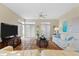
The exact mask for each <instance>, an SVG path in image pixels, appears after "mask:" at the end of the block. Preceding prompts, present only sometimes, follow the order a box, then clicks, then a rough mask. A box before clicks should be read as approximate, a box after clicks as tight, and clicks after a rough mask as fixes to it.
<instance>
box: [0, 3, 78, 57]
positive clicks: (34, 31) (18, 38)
mask: <svg viewBox="0 0 79 59" xmlns="http://www.w3.org/2000/svg"><path fill="white" fill-rule="evenodd" d="M0 16H1V17H0V23H1V25H0V37H1V38H0V48H1V50H3V49H4V50H8V49H9V50H10V49H12V51H10V52H5V53H6V54H4V53H3V54H0V55H32V53H33V55H41V54H42V55H49V56H51V55H79V52H76V51H78V50H79V46H78V44H79V43H78V42H79V40H78V32H79V27H78V26H77V25H79V20H78V19H79V4H75V3H74V4H73V3H70V4H67V3H64V4H62V3H60V4H58V3H55V4H53V3H50V4H49V3H46V4H44V3H36V4H35V3H29V4H28V3H4V4H0ZM7 30H8V31H7ZM7 47H8V49H6V48H7ZM25 50H27V51H26V52H25ZM29 50H30V51H29ZM64 50H68V52H72V54H70V53H67V54H66V52H64ZM72 50H73V51H72ZM33 51H36V54H34V52H33ZM51 51H53V53H51ZM56 51H57V54H55V52H56ZM12 52H13V53H12ZM24 52H25V53H24ZM27 53H28V54H27ZM30 53H31V54H30ZM44 53H46V54H44ZM63 53H64V54H63Z"/></svg>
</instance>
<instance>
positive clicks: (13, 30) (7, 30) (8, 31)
mask: <svg viewBox="0 0 79 59" xmlns="http://www.w3.org/2000/svg"><path fill="white" fill-rule="evenodd" d="M12 35H14V36H15V35H18V26H17V25H11V24H6V23H1V38H2V39H3V38H6V37H7V36H12Z"/></svg>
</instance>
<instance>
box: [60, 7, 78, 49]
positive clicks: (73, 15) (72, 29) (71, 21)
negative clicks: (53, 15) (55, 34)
mask: <svg viewBox="0 0 79 59" xmlns="http://www.w3.org/2000/svg"><path fill="white" fill-rule="evenodd" d="M59 20H60V28H62V23H63V21H64V20H67V21H68V25H69V29H68V30H69V31H68V33H69V35H71V36H74V37H75V38H76V39H77V40H74V42H72V47H74V49H75V50H79V46H78V45H79V7H76V8H73V9H72V10H71V11H69V12H67V13H66V14H64V15H62V16H61V17H60V18H59ZM63 35H65V34H63ZM62 37H63V36H62Z"/></svg>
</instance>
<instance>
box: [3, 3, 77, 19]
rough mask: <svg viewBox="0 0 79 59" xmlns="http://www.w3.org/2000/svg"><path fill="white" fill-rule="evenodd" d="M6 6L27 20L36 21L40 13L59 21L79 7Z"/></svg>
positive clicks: (35, 4)
mask: <svg viewBox="0 0 79 59" xmlns="http://www.w3.org/2000/svg"><path fill="white" fill-rule="evenodd" d="M4 5H5V6H7V7H8V8H9V9H11V10H12V11H14V12H15V13H16V14H17V15H19V16H21V17H23V18H25V19H36V18H38V17H39V14H40V12H43V14H44V15H46V18H47V19H57V18H58V17H60V16H62V15H63V14H65V13H66V12H68V11H70V10H71V9H72V8H74V7H77V6H79V4H73V3H4Z"/></svg>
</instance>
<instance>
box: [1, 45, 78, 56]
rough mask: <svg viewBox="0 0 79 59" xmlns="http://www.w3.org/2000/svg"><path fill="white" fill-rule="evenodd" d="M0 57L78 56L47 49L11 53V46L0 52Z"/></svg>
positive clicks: (70, 52) (73, 53) (72, 52)
mask: <svg viewBox="0 0 79 59" xmlns="http://www.w3.org/2000/svg"><path fill="white" fill-rule="evenodd" d="M0 56H79V53H77V52H75V51H64V50H49V49H43V50H39V49H32V50H16V51H13V48H12V47H11V46H7V47H5V48H3V49H1V50H0Z"/></svg>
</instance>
